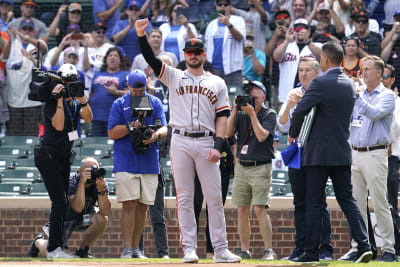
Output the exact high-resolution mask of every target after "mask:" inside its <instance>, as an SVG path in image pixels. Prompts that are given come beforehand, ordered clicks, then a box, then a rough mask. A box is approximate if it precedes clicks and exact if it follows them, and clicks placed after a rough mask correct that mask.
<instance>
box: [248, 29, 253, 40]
mask: <svg viewBox="0 0 400 267" xmlns="http://www.w3.org/2000/svg"><path fill="white" fill-rule="evenodd" d="M247 37H250V38H254V33H253V30H252V29H250V28H247V29H246V39H247Z"/></svg>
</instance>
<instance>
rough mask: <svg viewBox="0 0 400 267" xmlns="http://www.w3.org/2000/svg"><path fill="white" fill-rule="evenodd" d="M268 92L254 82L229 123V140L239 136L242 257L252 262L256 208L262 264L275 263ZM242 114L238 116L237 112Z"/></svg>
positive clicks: (236, 197) (235, 189) (272, 118)
mask: <svg viewBox="0 0 400 267" xmlns="http://www.w3.org/2000/svg"><path fill="white" fill-rule="evenodd" d="M265 94H266V89H265V87H264V85H263V84H262V83H260V82H258V81H253V82H251V89H250V95H249V96H241V97H240V96H237V97H236V98H235V101H234V105H233V111H232V114H231V116H230V117H229V119H228V127H227V130H226V135H227V136H232V135H233V134H234V133H235V132H236V133H237V154H236V155H237V158H238V164H236V166H235V172H234V173H235V177H234V180H233V185H232V203H233V204H234V205H237V206H238V227H239V237H240V248H241V251H240V256H241V257H242V258H250V257H251V253H250V252H249V246H250V223H249V217H250V207H251V205H252V206H253V208H254V212H255V214H256V216H257V220H258V224H259V225H260V232H261V236H262V239H263V241H264V245H265V251H264V256H263V257H262V259H263V260H274V259H276V254H275V252H274V251H273V249H272V225H271V219H270V218H269V216H268V213H267V211H266V208H268V207H269V191H270V186H271V176H272V164H271V160H272V158H274V148H273V139H274V129H275V126H276V112H275V111H274V110H273V109H271V108H268V107H266V106H264V105H263V103H264V101H265ZM238 110H239V112H238Z"/></svg>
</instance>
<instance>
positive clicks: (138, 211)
mask: <svg viewBox="0 0 400 267" xmlns="http://www.w3.org/2000/svg"><path fill="white" fill-rule="evenodd" d="M127 86H128V88H129V93H127V94H125V95H124V96H122V97H120V98H118V99H117V100H115V101H114V103H113V104H112V107H111V111H110V115H109V117H108V136H109V137H110V138H111V139H114V140H115V142H114V172H115V186H116V192H117V201H118V202H122V212H121V230H122V238H123V245H124V250H123V251H122V254H121V258H143V255H142V253H141V251H140V250H139V248H138V246H139V240H140V236H141V234H142V231H143V228H144V223H145V220H146V210H147V206H148V205H153V204H154V200H155V196H156V190H157V186H158V174H159V173H160V166H159V164H158V156H159V149H158V144H157V140H160V139H161V138H164V137H165V136H166V135H167V127H166V125H167V122H166V119H165V114H164V111H163V107H162V103H161V101H160V100H159V99H158V98H157V97H155V96H152V95H149V94H147V93H146V92H145V90H146V75H145V74H144V72H143V71H140V70H134V71H132V72H130V73H129V75H128V77H127Z"/></svg>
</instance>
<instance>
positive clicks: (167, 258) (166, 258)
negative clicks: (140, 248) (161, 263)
mask: <svg viewBox="0 0 400 267" xmlns="http://www.w3.org/2000/svg"><path fill="white" fill-rule="evenodd" d="M161 259H164V260H169V256H168V255H164V256H162V257H161Z"/></svg>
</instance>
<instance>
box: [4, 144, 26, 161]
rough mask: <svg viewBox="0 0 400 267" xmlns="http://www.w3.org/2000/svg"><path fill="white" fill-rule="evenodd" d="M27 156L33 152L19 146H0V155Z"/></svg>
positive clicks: (11, 156) (9, 156)
mask: <svg viewBox="0 0 400 267" xmlns="http://www.w3.org/2000/svg"><path fill="white" fill-rule="evenodd" d="M29 156H33V152H32V150H30V149H27V148H21V147H19V148H18V147H8V146H7V147H1V146H0V157H8V158H14V159H15V158H28V157H29Z"/></svg>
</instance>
